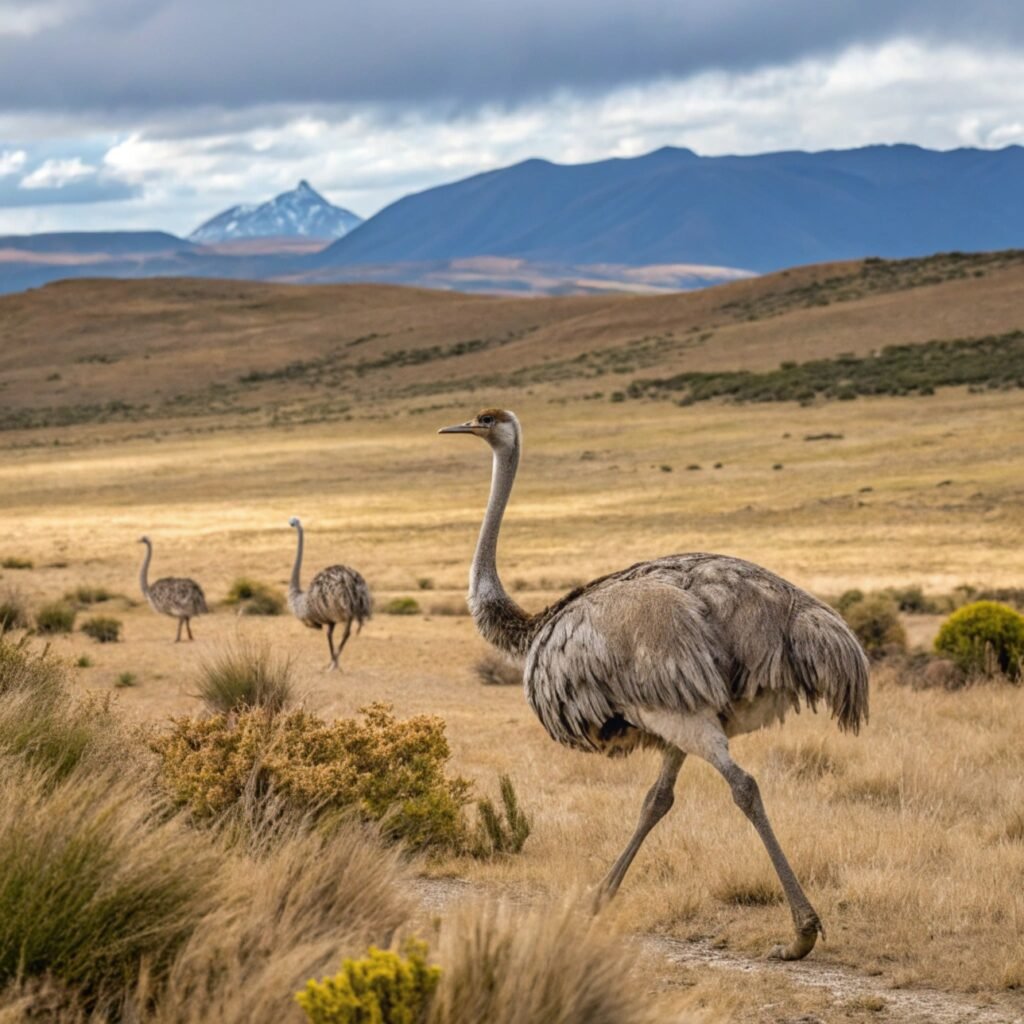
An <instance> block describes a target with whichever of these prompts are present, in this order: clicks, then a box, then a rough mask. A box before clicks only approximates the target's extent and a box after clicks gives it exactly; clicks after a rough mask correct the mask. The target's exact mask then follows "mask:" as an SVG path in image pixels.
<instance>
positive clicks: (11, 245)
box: [0, 231, 194, 256]
mask: <svg viewBox="0 0 1024 1024" xmlns="http://www.w3.org/2000/svg"><path fill="white" fill-rule="evenodd" d="M192 248H194V246H193V245H192V244H191V243H190V242H186V241H185V239H183V238H178V237H177V236H176V235H171V234H168V233H167V232H166V231H55V232H51V233H49V234H40V235H0V250H13V251H17V252H24V253H36V254H39V255H54V254H57V253H61V254H76V255H81V256H86V255H88V256H127V255H132V256H140V255H149V254H153V253H170V252H183V251H188V250H190V249H192Z"/></svg>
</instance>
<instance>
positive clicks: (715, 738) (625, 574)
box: [441, 409, 868, 960]
mask: <svg viewBox="0 0 1024 1024" xmlns="http://www.w3.org/2000/svg"><path fill="white" fill-rule="evenodd" d="M441 433H442V434H474V435H476V436H477V437H480V438H483V439H484V440H485V441H486V442H487V443H488V444H489V445H490V447H491V450H492V452H493V456H494V461H493V471H492V477H491V494H490V498H489V500H488V503H487V513H486V515H485V516H484V521H483V526H482V527H481V530H480V538H479V540H478V542H477V546H476V553H475V555H474V556H473V566H472V570H471V574H470V582H469V605H470V610H471V611H472V613H473V618H474V619H475V620H476V625H477V628H478V629H479V631H480V632H481V633H482V634H483V636H484V637H485V638H486V639H487V640H489V641H490V642H491V643H492V644H494V645H495V646H496V647H498V648H500V649H501V650H503V651H505V652H507V653H509V654H511V655H513V656H516V657H518V658H519V659H521V660H523V661H524V662H525V667H524V683H525V687H526V698H527V700H528V701H529V703H530V705H531V706H532V707H533V710H534V711H535V712H536V713H537V715H538V717H539V718H540V720H541V722H542V724H543V725H544V728H545V729H546V730H547V731H548V733H549V735H550V736H551V737H552V738H553V739H555V740H557V741H558V742H559V743H563V744H565V745H566V746H569V747H574V748H576V749H577V750H584V751H596V752H599V753H603V754H607V755H610V756H614V755H617V754H627V753H630V752H631V751H633V750H635V749H637V748H638V747H642V746H652V747H656V748H657V749H659V750H661V751H662V766H661V773H660V774H659V776H658V779H657V781H656V782H655V784H654V786H653V787H652V788H651V790H650V792H649V793H648V794H647V796H646V798H645V800H644V803H643V809H642V810H641V813H640V820H639V823H638V824H637V826H636V829H635V832H634V834H633V837H632V839H631V840H630V842H629V844H628V845H627V846H626V848H625V850H624V851H623V853H622V855H621V856H620V857H619V859H618V860H617V861H616V862H615V864H614V866H613V867H612V869H611V871H610V872H609V873H608V875H607V876H606V877H605V879H604V881H603V882H602V883H601V886H600V888H599V890H598V893H597V900H596V906H597V907H599V906H601V905H602V904H603V903H604V902H605V901H606V900H608V899H610V898H611V897H612V896H614V895H615V893H616V891H617V890H618V888H619V886H620V884H621V883H622V880H623V878H624V877H625V875H626V872H627V871H628V870H629V866H630V864H631V863H632V862H633V858H634V857H635V856H636V853H637V851H638V850H639V849H640V845H641V844H642V843H643V841H644V839H645V838H646V836H647V834H648V833H649V832H650V831H651V829H652V828H654V826H655V825H656V824H657V823H658V821H660V820H661V818H662V817H664V815H665V814H666V813H667V812H668V810H669V808H670V807H671V806H672V802H673V799H674V796H673V790H674V788H675V783H676V777H677V776H678V774H679V770H680V768H681V767H682V765H683V760H684V759H685V757H686V755H687V754H693V755H695V756H697V757H700V758H703V759H704V760H705V761H708V762H709V763H710V764H711V765H712V766H714V767H715V768H716V769H717V770H718V771H719V772H720V773H721V775H722V776H723V777H724V778H725V780H726V782H728V784H729V787H730V788H731V790H732V796H733V799H734V800H735V802H736V804H737V805H738V806H739V808H740V809H741V810H742V811H743V813H744V814H745V815H746V816H747V818H748V819H749V820H750V822H751V824H753V826H754V828H755V829H757V832H758V835H759V836H760V837H761V841H762V842H763V843H764V846H765V848H766V850H767V851H768V856H769V857H770V858H771V861H772V864H773V866H774V868H775V871H776V873H777V874H778V876H779V881H780V882H781V883H782V888H783V890H784V891H785V894H786V898H787V900H788V901H789V907H790V911H791V912H792V915H793V924H794V926H795V929H796V936H795V938H794V939H793V941H792V942H791V943H790V944H789V945H787V946H779V947H776V948H775V949H774V950H772V955H773V956H775V957H778V958H780V959H783V960H797V959H800V958H801V957H804V956H806V955H807V954H808V953H809V952H810V951H811V950H812V949H813V948H814V944H815V942H816V941H817V938H818V935H819V934H822V935H824V929H823V928H822V926H821V922H820V920H819V918H818V915H817V913H816V912H815V910H814V907H812V906H811V903H810V901H809V900H808V899H807V896H806V895H805V894H804V891H803V889H802V888H801V886H800V883H799V881H798V880H797V878H796V875H795V874H794V873H793V870H792V868H791V867H790V865H789V862H788V861H787V860H786V856H785V854H784V853H783V852H782V847H781V846H780V845H779V843H778V840H777V839H776V838H775V833H774V832H773V830H772V826H771V824H770V822H769V821H768V815H767V814H766V813H765V809H764V805H763V804H762V802H761V795H760V792H759V791H758V787H757V783H756V782H755V781H754V779H753V777H752V776H750V775H748V774H747V772H745V771H744V770H743V769H742V768H741V767H740V766H739V765H738V764H736V762H735V761H734V760H733V759H732V756H731V755H730V753H729V740H730V738H731V737H733V736H738V735H741V734H742V733H747V732H752V731H753V730H755V729H759V728H761V727H762V726H765V725H769V724H771V723H774V722H781V721H782V720H783V719H784V718H785V716H786V714H787V713H788V712H789V711H797V710H799V708H800V705H801V704H806V705H808V706H809V707H810V708H811V709H812V710H813V709H814V708H815V706H816V705H817V703H818V701H822V702H823V703H824V704H825V705H826V706H827V707H828V708H829V710H830V711H831V712H832V714H833V716H834V717H835V718H836V719H837V720H838V722H839V727H840V728H841V729H847V730H849V731H851V732H856V731H857V729H858V727H859V726H860V724H861V722H863V721H865V720H866V718H867V713H868V662H867V658H865V656H864V652H863V651H862V650H861V647H860V644H859V643H858V642H857V640H856V638H855V637H854V635H853V634H852V633H851V632H850V630H849V629H848V628H847V626H846V624H845V623H844V622H843V620H842V619H841V618H840V617H839V616H838V615H837V614H836V613H835V612H834V611H833V610H832V609H831V608H829V607H828V606H827V605H825V604H822V603H821V602H820V601H818V600H816V599H815V598H813V597H812V596H811V595H810V594H808V593H806V592H805V591H803V590H801V589H800V588H799V587H795V586H794V585H793V584H792V583H788V582H787V581H786V580H784V579H781V578H780V577H778V576H776V575H775V574H774V573H771V572H769V571H768V570H767V569H762V568H761V567H760V566H757V565H753V564H752V563H750V562H745V561H743V560H741V559H739V558H729V557H726V556H724V555H709V554H686V555H669V556H668V557H665V558H658V559H655V560H653V561H650V562H639V563H637V564H636V565H633V566H631V567H630V568H628V569H623V570H622V571H620V572H615V573H612V574H611V575H609V576H603V577H601V578H600V579H597V580H594V581H593V582H592V583H589V584H587V585H586V586H584V587H580V588H579V589H577V590H574V591H572V593H570V594H567V595H566V596H565V597H564V598H562V599H561V600H560V601H558V602H556V603H555V604H553V605H552V606H551V607H550V608H547V609H545V610H544V611H542V612H540V613H539V614H538V615H530V614H528V613H527V612H525V611H523V609H522V608H520V607H519V606H518V605H517V604H516V603H515V602H514V601H513V600H512V599H511V598H510V597H509V596H508V594H507V593H506V592H505V588H504V587H503V586H502V584H501V580H500V578H499V577H498V571H497V567H496V553H497V547H498V531H499V529H500V527H501V520H502V516H503V514H504V512H505V506H506V504H507V503H508V499H509V495H510V494H511V491H512V483H513V481H514V479H515V474H516V468H517V467H518V465H519V453H520V448H521V446H522V433H521V430H520V427H519V421H518V420H517V419H516V417H515V416H514V415H513V414H512V413H510V412H507V411H505V410H502V409H487V410H484V411H483V412H481V413H479V414H478V415H477V416H476V417H475V418H474V419H472V420H470V421H469V422H467V423H462V424H459V425H458V426H454V427H445V428H444V429H443V430H441Z"/></svg>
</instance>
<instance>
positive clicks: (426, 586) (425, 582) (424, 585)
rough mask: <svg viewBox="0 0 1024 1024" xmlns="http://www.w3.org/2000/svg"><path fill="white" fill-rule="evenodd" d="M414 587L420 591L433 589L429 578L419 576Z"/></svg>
mask: <svg viewBox="0 0 1024 1024" xmlns="http://www.w3.org/2000/svg"><path fill="white" fill-rule="evenodd" d="M416 586H417V587H419V588H420V590H433V589H434V581H433V579H431V577H429V576H421V577H420V578H419V579H418V580H417V581H416Z"/></svg>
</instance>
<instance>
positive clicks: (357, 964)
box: [295, 939, 441, 1024]
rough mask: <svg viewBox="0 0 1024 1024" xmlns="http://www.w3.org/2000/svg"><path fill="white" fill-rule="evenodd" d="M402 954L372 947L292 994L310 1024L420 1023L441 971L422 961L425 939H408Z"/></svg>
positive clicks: (424, 958)
mask: <svg viewBox="0 0 1024 1024" xmlns="http://www.w3.org/2000/svg"><path fill="white" fill-rule="evenodd" d="M402 952H403V953H404V956H402V955H400V954H398V953H395V952H392V951H390V950H382V949H377V947H376V946H371V947H370V951H369V953H368V955H367V956H365V957H363V958H362V959H361V960H345V961H343V962H342V965H341V970H340V971H339V972H338V973H337V974H336V975H334V976H333V977H330V978H324V979H323V980H322V981H308V982H307V983H306V987H305V988H304V989H303V990H302V991H301V992H299V993H298V994H297V995H296V997H295V998H296V1000H297V1002H298V1004H299V1006H301V1007H302V1009H303V1010H304V1011H305V1013H306V1019H307V1020H309V1021H310V1024H423V1022H424V1021H425V1020H426V1014H427V1008H428V1006H429V1004H430V1000H431V997H432V996H433V994H434V990H435V989H436V988H437V983H438V980H439V979H440V976H441V971H440V969H439V968H437V967H428V966H427V944H426V943H425V942H417V941H416V940H415V939H408V940H407V941H406V942H405V944H404V946H403V947H402Z"/></svg>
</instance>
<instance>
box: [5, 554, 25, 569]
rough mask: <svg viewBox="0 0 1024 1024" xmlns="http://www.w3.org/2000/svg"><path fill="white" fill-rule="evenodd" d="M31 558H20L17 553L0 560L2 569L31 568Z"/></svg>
mask: <svg viewBox="0 0 1024 1024" xmlns="http://www.w3.org/2000/svg"><path fill="white" fill-rule="evenodd" d="M31 568H32V559H31V558H18V557H17V556H16V555H8V556H7V557H6V558H4V559H3V561H0V569H31Z"/></svg>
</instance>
